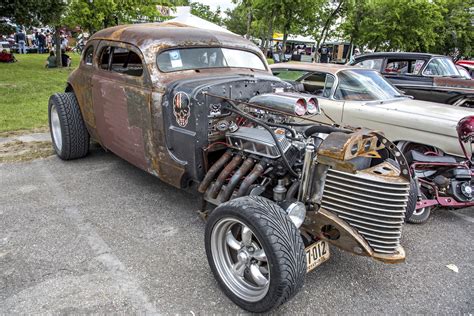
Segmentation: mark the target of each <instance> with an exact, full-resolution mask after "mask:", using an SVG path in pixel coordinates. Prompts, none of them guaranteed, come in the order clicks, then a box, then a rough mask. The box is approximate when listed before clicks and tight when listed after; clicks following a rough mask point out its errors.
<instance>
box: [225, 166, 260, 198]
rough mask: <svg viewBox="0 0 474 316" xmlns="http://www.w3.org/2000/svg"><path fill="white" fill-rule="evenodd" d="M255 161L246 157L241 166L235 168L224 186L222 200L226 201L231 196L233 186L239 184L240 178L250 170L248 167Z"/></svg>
mask: <svg viewBox="0 0 474 316" xmlns="http://www.w3.org/2000/svg"><path fill="white" fill-rule="evenodd" d="M254 164H255V161H254V160H253V159H252V158H247V159H246V160H245V161H244V163H243V164H242V166H240V168H239V170H237V171H236V172H235V173H234V175H233V176H232V178H230V180H229V183H227V186H226V187H225V189H224V191H223V194H222V202H225V201H228V200H229V199H230V198H231V196H232V192H234V189H235V187H236V186H237V184H239V181H240V179H242V177H243V176H245V175H246V174H247V172H249V171H250V169H251V168H252V167H253V166H254Z"/></svg>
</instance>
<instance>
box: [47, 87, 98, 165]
mask: <svg viewBox="0 0 474 316" xmlns="http://www.w3.org/2000/svg"><path fill="white" fill-rule="evenodd" d="M48 118H49V130H50V132H51V140H52V143H53V148H54V151H55V152H56V154H57V155H58V157H59V158H61V159H63V160H71V159H76V158H82V157H84V156H85V155H87V153H88V152H89V133H88V131H87V128H86V125H85V124H84V120H83V119H82V114H81V109H80V108H79V104H78V102H77V99H76V96H75V95H74V93H73V92H65V93H56V94H53V95H52V96H51V97H50V98H49V104H48Z"/></svg>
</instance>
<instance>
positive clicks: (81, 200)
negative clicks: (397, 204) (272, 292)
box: [0, 149, 474, 314]
mask: <svg viewBox="0 0 474 316" xmlns="http://www.w3.org/2000/svg"><path fill="white" fill-rule="evenodd" d="M0 198H1V201H2V202H1V206H0V219H1V220H0V314H4V313H76V312H77V313H89V312H91V313H92V312H94V313H103V312H120V313H134V312H148V313H170V314H171V313H173V314H175V313H182V314H188V313H189V314H193V313H206V314H207V313H223V314H229V313H241V312H243V311H242V310H240V309H239V308H238V307H236V306H235V305H234V304H233V303H232V302H231V301H230V300H229V299H227V298H226V297H225V296H224V295H223V293H222V292H221V291H220V290H219V288H218V286H217V283H216V282H215V280H214V278H213V276H212V274H211V271H210V269H209V266H208V264H207V261H206V258H205V252H204V242H203V232H204V225H205V224H204V223H203V222H202V220H201V219H200V217H199V216H198V215H197V213H196V212H195V211H196V210H197V205H199V199H198V197H196V196H195V195H192V194H190V193H187V192H184V191H179V190H176V189H174V188H172V187H170V186H168V185H166V184H164V183H162V182H160V181H159V180H158V179H156V178H155V177H153V176H151V175H148V174H146V173H145V172H143V171H141V170H139V169H137V168H135V167H133V166H131V165H130V164H128V163H126V162H124V161H122V160H121V159H119V158H117V157H115V156H114V155H112V154H109V153H104V152H103V151H102V150H100V149H94V150H93V151H92V152H91V154H90V155H89V156H88V157H87V158H84V159H81V160H76V161H70V162H64V161H61V160H59V159H58V158H56V157H50V158H47V159H43V160H35V161H32V162H27V163H13V164H6V163H5V164H0ZM473 225H474V213H473V212H472V209H464V210H458V211H447V210H440V211H437V212H434V214H433V215H432V217H431V218H430V220H429V222H428V223H427V224H425V225H422V226H413V225H408V226H406V228H405V229H404V236H403V245H404V247H405V250H406V252H407V261H406V263H404V264H399V265H386V264H382V263H378V262H375V261H373V260H370V259H368V258H362V257H357V256H353V255H351V254H348V253H344V252H340V251H338V250H337V249H335V248H334V247H333V248H332V249H331V250H332V254H331V256H332V257H331V259H330V260H329V261H328V262H326V263H324V264H323V265H322V266H320V267H318V268H317V269H316V270H315V271H313V272H311V273H310V274H309V275H307V278H306V283H305V285H304V288H303V290H302V291H301V292H300V293H299V294H298V295H297V296H296V297H294V298H293V300H291V301H290V302H289V303H287V304H285V305H283V306H282V307H281V308H280V309H278V310H277V312H278V313H283V314H295V313H301V314H303V313H304V314H316V313H325V314H334V313H344V314H362V313H364V314H365V313H397V314H398V313H403V314H405V313H407V314H408V313H410V314H411V313H418V314H419V313H422V314H432V313H436V314H448V313H449V314H469V313H471V314H472V313H473V312H474V300H473V298H474V252H473V245H474V242H473V241H474V238H473V237H474V227H473ZM448 264H454V265H456V266H457V267H458V269H459V272H458V273H456V272H454V271H452V270H450V269H448V268H447V267H446V265H448Z"/></svg>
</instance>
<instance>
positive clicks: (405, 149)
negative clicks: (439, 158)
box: [397, 141, 443, 156]
mask: <svg viewBox="0 0 474 316" xmlns="http://www.w3.org/2000/svg"><path fill="white" fill-rule="evenodd" d="M397 147H398V149H399V150H400V151H401V152H402V154H403V155H405V156H406V155H407V154H408V153H409V152H410V151H411V150H414V151H417V152H419V153H422V154H424V153H427V152H430V153H435V154H437V155H443V152H442V151H441V150H439V149H438V148H436V147H433V146H429V145H425V144H418V143H413V142H407V141H399V142H398V143H397Z"/></svg>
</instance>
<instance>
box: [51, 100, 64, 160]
mask: <svg viewBox="0 0 474 316" xmlns="http://www.w3.org/2000/svg"><path fill="white" fill-rule="evenodd" d="M51 132H52V134H53V142H54V144H55V145H56V148H57V149H58V150H59V151H61V148H62V146H63V137H62V134H61V123H60V122H59V115H58V110H57V109H56V105H54V104H53V105H52V106H51Z"/></svg>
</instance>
